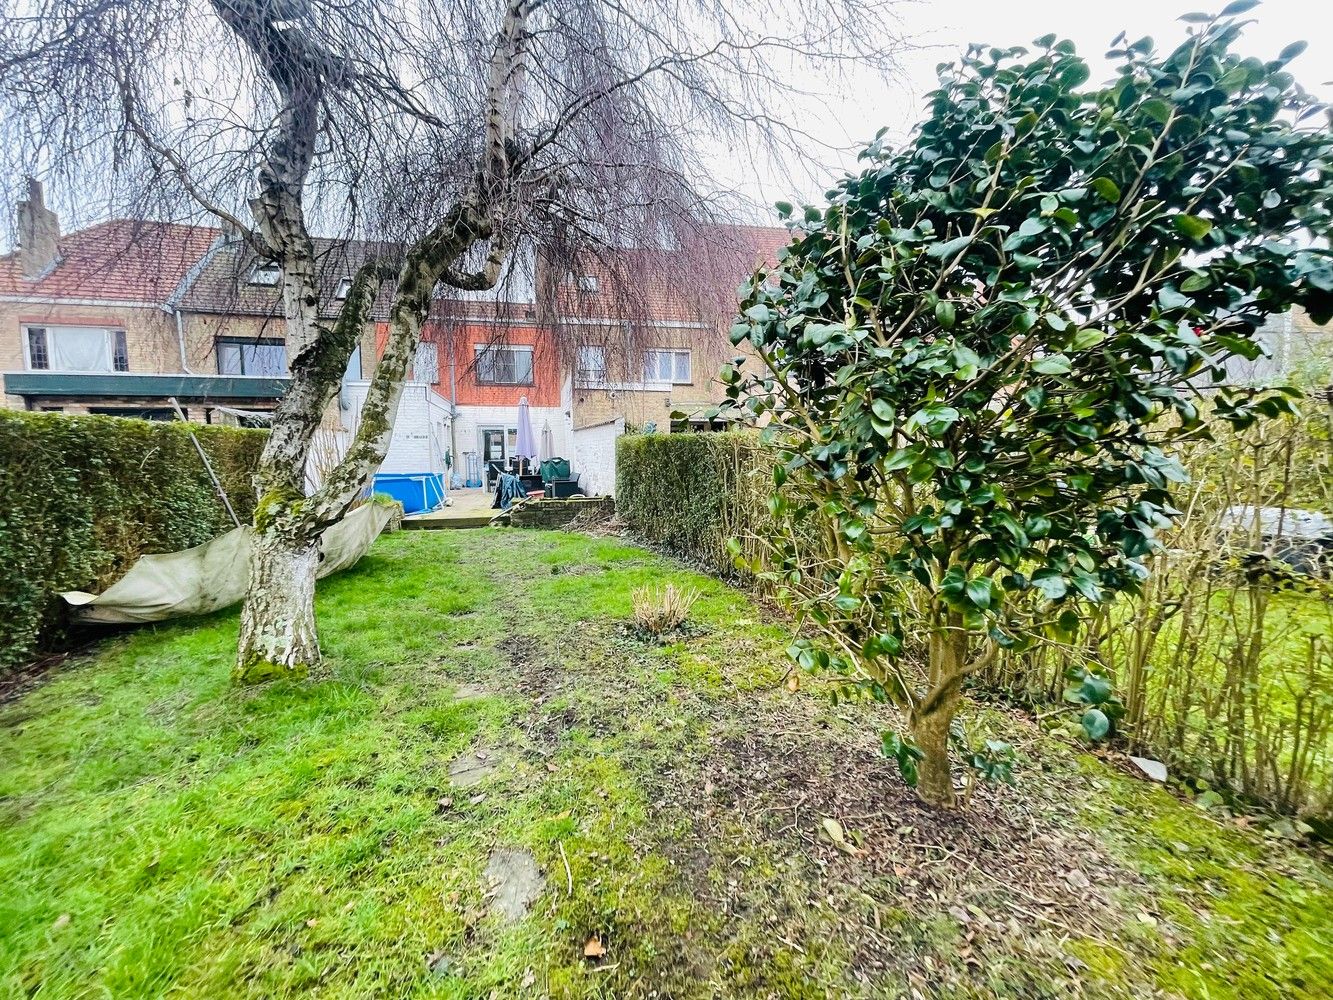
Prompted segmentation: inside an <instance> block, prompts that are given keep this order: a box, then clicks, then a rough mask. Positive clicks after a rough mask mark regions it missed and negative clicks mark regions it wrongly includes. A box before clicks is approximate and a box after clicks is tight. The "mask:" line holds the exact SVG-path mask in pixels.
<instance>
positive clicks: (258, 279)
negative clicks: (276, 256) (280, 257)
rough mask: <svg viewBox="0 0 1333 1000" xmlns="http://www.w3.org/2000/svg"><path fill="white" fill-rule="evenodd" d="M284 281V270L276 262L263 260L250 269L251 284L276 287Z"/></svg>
mask: <svg viewBox="0 0 1333 1000" xmlns="http://www.w3.org/2000/svg"><path fill="white" fill-rule="evenodd" d="M281 281H282V268H281V267H280V266H279V264H278V262H277V261H275V260H261V261H259V262H258V263H256V264H255V266H254V267H252V268H251V269H250V284H252V285H276V284H278V283H279V282H281Z"/></svg>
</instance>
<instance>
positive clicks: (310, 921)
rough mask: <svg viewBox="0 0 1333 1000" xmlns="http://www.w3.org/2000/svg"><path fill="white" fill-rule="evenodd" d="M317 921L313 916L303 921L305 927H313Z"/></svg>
mask: <svg viewBox="0 0 1333 1000" xmlns="http://www.w3.org/2000/svg"><path fill="white" fill-rule="evenodd" d="M317 923H319V921H318V920H316V919H315V918H314V917H311V918H310V919H309V920H307V921H306V922H305V925H306V926H307V927H314V926H315V924H317Z"/></svg>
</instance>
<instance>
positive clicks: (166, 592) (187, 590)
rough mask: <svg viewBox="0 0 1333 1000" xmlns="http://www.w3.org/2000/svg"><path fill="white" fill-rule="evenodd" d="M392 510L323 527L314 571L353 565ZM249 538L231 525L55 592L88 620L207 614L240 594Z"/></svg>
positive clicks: (356, 514)
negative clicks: (113, 576)
mask: <svg viewBox="0 0 1333 1000" xmlns="http://www.w3.org/2000/svg"><path fill="white" fill-rule="evenodd" d="M395 513H396V508H395V506H394V505H391V504H377V503H368V504H364V505H362V506H361V507H358V508H357V509H356V510H354V511H352V513H350V514H348V515H347V516H346V517H345V518H343V519H342V520H341V521H339V522H338V523H337V524H335V525H334V526H333V527H331V528H329V529H328V530H327V531H325V532H324V537H323V539H321V541H320V546H321V550H322V552H323V555H324V558H323V559H321V560H320V563H319V573H318V575H319V576H320V577H325V576H328V575H329V574H330V573H337V572H339V571H341V570H344V569H347V568H348V567H349V566H352V565H354V564H355V563H356V561H357V560H358V559H360V558H361V557H362V556H363V555H365V554H366V552H367V551H368V550H369V549H370V546H371V543H372V542H374V541H375V539H376V538H377V537H379V533H380V532H381V531H383V530H384V526H385V525H386V524H388V523H389V520H390V518H392V517H393V515H394V514H395ZM252 538H253V533H252V529H251V528H249V527H243V528H234V529H233V530H231V531H229V532H227V533H226V534H225V535H221V536H219V537H217V538H215V539H213V540H212V541H211V542H205V543H204V544H203V545H196V546H195V547H194V548H192V549H185V550H184V551H182V552H167V553H163V554H161V555H152V556H142V557H140V559H139V561H138V562H136V563H135V564H134V565H133V566H131V567H130V571H129V572H128V573H126V574H125V575H124V576H123V577H121V578H120V579H119V580H117V581H116V582H115V583H113V584H112V585H111V586H110V587H109V588H107V589H106V590H105V591H103V592H102V593H101V594H86V593H84V592H83V591H81V590H71V591H68V592H66V593H64V594H61V595H60V596H61V597H63V598H64V599H65V600H66V601H67V602H68V603H69V604H71V605H73V606H74V607H75V608H78V609H79V610H78V617H79V618H80V619H82V620H84V621H90V622H105V623H108V624H133V623H136V622H160V621H165V620H166V619H168V618H182V617H184V616H186V615H203V614H208V613H209V612H210V611H217V610H218V609H220V608H226V607H230V606H231V605H233V604H236V603H238V602H239V601H240V600H241V598H242V597H244V596H245V588H246V585H247V584H248V583H249V580H250V548H251V544H252V542H251V540H252Z"/></svg>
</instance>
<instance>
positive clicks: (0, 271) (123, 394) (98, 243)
mask: <svg viewBox="0 0 1333 1000" xmlns="http://www.w3.org/2000/svg"><path fill="white" fill-rule="evenodd" d="M18 235H19V245H18V247H17V249H16V250H14V252H12V253H9V254H6V255H4V256H3V257H0V371H3V372H4V376H3V378H4V401H5V404H6V405H7V406H10V407H20V408H26V409H32V410H54V411H61V412H66V413H106V414H114V415H123V416H139V417H147V418H149V419H171V418H173V416H174V415H173V413H172V410H171V406H170V404H169V403H168V399H169V398H171V397H174V398H176V399H177V400H178V401H179V402H180V404H181V406H182V407H183V408H184V409H185V411H186V412H187V414H188V415H189V416H190V417H192V418H194V419H197V420H203V421H207V420H210V419H211V418H212V416H213V410H214V408H215V406H216V405H219V404H220V405H227V404H228V403H238V404H239V403H245V404H248V403H251V402H253V401H255V400H261V401H263V405H271V404H272V400H274V399H276V398H277V397H278V396H279V395H280V394H281V391H282V386H281V385H280V384H278V383H277V382H275V381H273V380H272V379H268V378H262V379H234V378H217V377H212V378H209V377H200V376H196V375H194V374H193V373H192V372H193V369H192V367H191V365H190V361H191V359H190V358H189V356H188V355H189V353H190V351H189V348H188V347H187V346H186V343H185V340H184V337H183V332H182V315H181V312H180V310H179V301H180V296H181V294H182V292H183V291H184V289H185V287H186V286H187V284H188V281H189V279H190V277H191V275H192V273H193V269H194V268H195V266H196V265H197V264H198V263H199V261H200V260H201V259H202V258H203V257H204V255H205V254H206V253H207V252H208V249H209V247H210V246H211V245H212V244H213V243H214V241H215V240H216V239H217V238H218V236H219V231H218V230H216V229H211V228H208V227H203V226H188V225H177V224H174V223H158V222H131V221H127V220H116V221H111V222H104V223H101V224H99V225H95V226H90V227H88V228H86V229H82V230H79V231H77V232H73V233H62V232H61V231H60V222H59V219H58V218H57V217H56V214H55V213H54V212H53V211H51V210H50V209H49V208H47V207H46V205H45V203H44V200H43V193H42V186H41V185H40V184H38V183H36V182H35V181H34V182H30V183H29V185H28V191H27V197H26V198H25V199H24V200H23V201H21V202H20V203H19V206H18Z"/></svg>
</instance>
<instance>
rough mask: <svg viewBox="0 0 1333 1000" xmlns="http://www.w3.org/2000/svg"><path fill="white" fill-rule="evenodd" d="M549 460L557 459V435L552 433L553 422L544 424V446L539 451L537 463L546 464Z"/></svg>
mask: <svg viewBox="0 0 1333 1000" xmlns="http://www.w3.org/2000/svg"><path fill="white" fill-rule="evenodd" d="M548 458H555V435H554V434H553V433H551V421H549V420H548V421H546V422H545V423H544V424H542V444H541V447H540V448H539V449H537V461H538V462H539V463H540V462H545V461H546V460H547V459H548Z"/></svg>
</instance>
